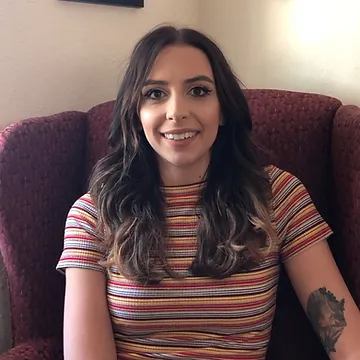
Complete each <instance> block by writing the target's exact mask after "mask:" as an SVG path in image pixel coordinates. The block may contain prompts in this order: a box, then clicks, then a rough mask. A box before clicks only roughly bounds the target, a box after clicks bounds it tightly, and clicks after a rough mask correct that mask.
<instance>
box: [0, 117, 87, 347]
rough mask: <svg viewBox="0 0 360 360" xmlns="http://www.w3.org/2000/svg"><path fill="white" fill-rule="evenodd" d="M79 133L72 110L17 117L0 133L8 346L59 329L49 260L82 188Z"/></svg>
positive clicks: (55, 279)
mask: <svg viewBox="0 0 360 360" xmlns="http://www.w3.org/2000/svg"><path fill="white" fill-rule="evenodd" d="M85 134H86V115H85V114H84V113H79V112H66V113H62V114H56V115H54V116H49V117H44V118H37V119H28V120H24V121H22V122H18V123H15V124H13V125H11V126H10V127H8V128H7V129H5V130H4V131H2V132H1V133H0V252H1V256H2V258H3V261H4V266H5V270H6V272H7V276H8V284H9V293H10V308H11V327H12V329H11V330H12V337H13V339H12V340H13V345H14V346H16V345H18V344H20V343H22V342H25V341H27V340H29V339H33V338H38V337H43V336H47V337H56V336H58V337H60V336H61V333H62V314H63V306H64V305H63V299H64V277H63V276H61V275H60V274H59V273H57V272H56V270H55V265H56V262H57V261H58V259H59V254H60V253H61V250H62V246H63V245H62V244H63V235H64V224H65V218H66V215H67V213H68V211H69V209H70V207H71V205H72V203H73V202H74V201H75V199H76V198H77V197H79V196H80V194H81V191H82V188H81V185H82V183H81V174H83V172H84V169H83V164H84V159H85ZM0 326H1V325H0ZM1 330H3V329H1V328H0V332H1Z"/></svg>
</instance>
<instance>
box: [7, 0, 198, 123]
mask: <svg viewBox="0 0 360 360" xmlns="http://www.w3.org/2000/svg"><path fill="white" fill-rule="evenodd" d="M198 13H199V11H198V0H186V1H179V0H145V7H144V8H142V9H131V8H124V7H113V6H103V5H93V4H80V3H71V2H65V1H59V0H15V1H14V0H1V1H0V109H1V110H0V128H3V127H4V126H5V125H7V124H10V123H12V122H14V121H16V120H19V119H22V118H26V117H31V116H40V115H46V114H51V113H55V112H58V111H62V110H68V109H77V110H88V109H89V108H90V107H91V106H93V105H95V104H97V103H99V102H102V101H106V100H109V99H113V98H114V97H115V96H116V91H117V88H118V85H119V79H120V74H121V71H122V69H123V67H122V63H123V62H124V60H126V58H127V56H128V55H129V53H130V51H131V49H132V47H133V45H134V44H135V42H136V41H137V40H138V39H139V37H140V36H141V35H143V34H144V33H145V32H146V31H148V30H149V29H151V28H152V27H154V26H156V25H158V24H159V23H163V22H168V23H176V24H182V25H190V26H194V25H196V24H197V22H198Z"/></svg>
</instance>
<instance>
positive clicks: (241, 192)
mask: <svg viewBox="0 0 360 360" xmlns="http://www.w3.org/2000/svg"><path fill="white" fill-rule="evenodd" d="M175 44H184V45H189V46H192V47H195V48H197V49H200V50H201V51H202V52H203V53H205V55H206V56H207V58H208V60H209V62H210V64H211V67H212V70H213V73H214V78H215V85H216V91H217V95H218V99H219V102H220V106H221V113H222V117H223V120H224V123H225V125H224V126H221V127H220V129H219V132H218V135H217V138H216V140H215V143H214V145H213V148H212V153H211V160H210V164H209V168H208V172H207V178H206V184H205V187H204V189H203V190H202V193H201V195H200V200H199V207H200V208H201V216H200V218H199V224H198V231H197V239H198V240H197V241H198V250H197V255H196V258H195V259H194V262H193V265H192V267H191V271H192V273H193V274H194V275H198V276H202V275H205V276H212V277H218V278H222V277H227V276H230V275H231V274H233V273H235V272H238V271H240V270H242V269H249V268H251V267H253V266H255V265H256V264H259V263H260V262H261V261H262V259H263V256H264V253H265V252H266V251H267V250H268V249H269V248H270V246H271V244H272V242H273V241H274V240H275V238H276V234H275V232H274V229H273V227H272V222H271V190H270V185H269V179H268V175H267V172H266V171H265V169H264V167H263V164H262V163H261V162H260V161H259V159H258V155H257V147H256V146H255V144H254V142H253V140H252V137H251V129H252V122H251V117H250V112H249V108H248V104H247V101H246V99H245V96H244V94H243V91H242V90H241V86H240V82H239V80H238V79H237V77H236V76H235V75H234V73H233V71H232V70H231V68H230V66H229V64H228V62H227V60H226V59H225V57H224V55H223V54H222V52H221V50H220V49H219V47H218V46H217V45H216V44H215V43H214V42H213V41H212V40H211V39H209V38H208V37H206V36H205V35H203V34H201V33H200V32H198V31H195V30H193V29H187V28H182V29H176V28H175V27H171V26H163V27H160V28H157V29H155V30H153V31H151V32H150V33H148V34H147V35H145V36H144V37H143V38H142V39H141V40H140V41H139V42H138V44H137V45H136V46H135V49H134V50H133V53H132V55H131V58H130V62H129V66H128V68H127V70H126V72H125V75H124V78H123V81H122V84H121V86H120V90H119V93H118V97H117V101H116V104H115V109H114V118H113V122H112V124H111V127H110V133H109V147H110V151H109V154H108V155H107V156H105V157H104V158H103V159H101V160H100V161H99V162H98V163H97V165H96V166H95V168H94V171H93V174H92V177H91V181H90V194H91V196H92V198H93V200H94V202H95V205H96V206H97V210H98V228H99V234H101V242H102V245H103V246H104V247H105V249H106V251H107V258H106V260H105V262H104V263H105V265H106V266H107V267H108V268H110V267H111V266H112V265H116V266H117V268H118V271H119V272H120V273H121V274H122V275H124V276H126V277H128V278H132V279H135V280H137V281H139V282H141V283H146V282H149V281H158V280H160V279H161V277H162V275H161V274H164V273H167V274H168V275H170V276H176V274H173V273H171V272H170V271H169V269H168V266H167V261H166V251H165V239H166V232H167V229H166V222H165V215H164V209H165V205H166V203H165V198H164V194H163V192H162V191H161V185H162V183H161V178H160V174H159V170H158V167H157V162H156V157H155V153H154V150H153V149H152V148H151V146H150V145H149V143H148V141H147V140H146V138H145V136H144V134H143V132H141V131H139V126H140V119H139V115H138V110H139V105H140V99H141V89H142V87H143V83H144V81H145V80H146V78H147V76H148V74H149V72H150V70H151V67H152V65H153V63H154V61H155V59H156V57H157V56H158V54H159V53H160V51H161V50H163V49H164V48H165V47H167V46H170V45H175Z"/></svg>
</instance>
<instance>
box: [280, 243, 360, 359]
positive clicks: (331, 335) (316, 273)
mask: <svg viewBox="0 0 360 360" xmlns="http://www.w3.org/2000/svg"><path fill="white" fill-rule="evenodd" d="M284 265H285V268H286V270H287V273H288V275H289V278H290V280H291V282H292V284H293V287H294V289H295V291H296V293H297V296H298V298H299V300H300V302H301V304H302V306H303V308H304V310H305V311H306V314H307V316H308V318H309V320H310V321H311V323H312V325H313V328H314V330H315V332H316V333H317V334H318V336H319V338H320V340H321V342H322V344H323V346H324V348H325V350H326V351H327V353H328V355H329V357H330V359H332V360H358V359H360V312H359V309H358V307H357V306H356V304H355V302H354V300H353V298H352V296H351V294H350V293H349V290H348V289H347V287H346V285H345V282H344V280H343V278H342V276H341V274H340V272H339V269H338V267H337V265H336V263H335V261H334V258H333V256H332V254H331V252H330V249H329V246H328V244H327V242H326V241H321V242H319V243H317V244H315V245H313V246H311V247H309V248H308V249H306V250H305V251H303V252H301V253H299V254H297V255H296V256H294V257H292V258H290V259H288V260H287V261H286V262H285V264H284Z"/></svg>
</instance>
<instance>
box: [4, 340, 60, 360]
mask: <svg viewBox="0 0 360 360" xmlns="http://www.w3.org/2000/svg"><path fill="white" fill-rule="evenodd" d="M62 359H63V352H62V345H61V342H60V341H58V340H54V339H51V340H44V339H40V340H34V341H29V342H26V343H23V344H20V345H18V346H16V347H15V348H13V349H11V350H9V351H8V352H6V353H4V354H2V355H0V360H62Z"/></svg>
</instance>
